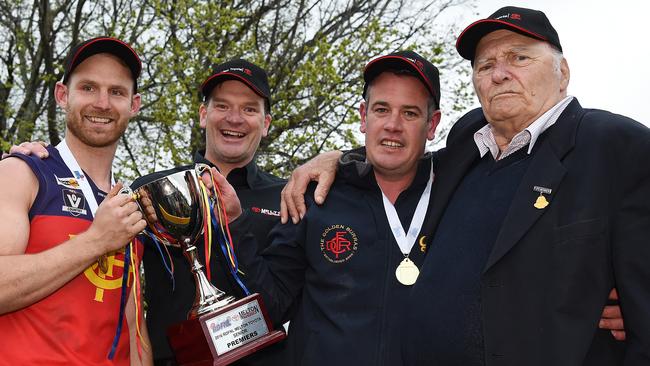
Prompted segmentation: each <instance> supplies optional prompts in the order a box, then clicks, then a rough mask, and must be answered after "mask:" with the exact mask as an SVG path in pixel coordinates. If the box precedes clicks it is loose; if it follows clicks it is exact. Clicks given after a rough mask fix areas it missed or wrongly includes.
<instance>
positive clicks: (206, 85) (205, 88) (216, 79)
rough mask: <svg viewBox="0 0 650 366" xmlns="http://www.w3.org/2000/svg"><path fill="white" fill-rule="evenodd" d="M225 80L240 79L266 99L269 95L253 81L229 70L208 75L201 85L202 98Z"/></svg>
mask: <svg viewBox="0 0 650 366" xmlns="http://www.w3.org/2000/svg"><path fill="white" fill-rule="evenodd" d="M226 80H237V81H241V82H242V83H244V84H246V86H248V87H249V88H251V89H252V90H253V91H254V92H255V94H257V95H259V96H260V97H262V98H265V99H267V100H268V99H269V96H268V95H266V94H265V93H264V92H262V91H261V90H260V89H259V88H258V87H256V86H255V85H254V84H253V83H251V82H250V80H247V79H246V78H243V77H241V76H240V75H237V74H233V73H230V72H220V73H218V74H214V75H212V76H210V77H209V78H208V79H207V80H206V81H204V82H203V84H202V85H201V93H202V94H203V98H204V99H205V98H208V97H209V96H210V93H212V89H214V87H215V86H217V84H219V83H221V82H224V81H226Z"/></svg>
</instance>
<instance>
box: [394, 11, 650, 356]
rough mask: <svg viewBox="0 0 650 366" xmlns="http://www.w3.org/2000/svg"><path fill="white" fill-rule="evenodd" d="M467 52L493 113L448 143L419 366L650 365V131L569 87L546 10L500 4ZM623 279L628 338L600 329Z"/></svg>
mask: <svg viewBox="0 0 650 366" xmlns="http://www.w3.org/2000/svg"><path fill="white" fill-rule="evenodd" d="M456 47H457V49H458V52H459V53H460V55H461V56H462V57H464V58H465V59H468V60H470V61H471V62H472V68H473V75H472V79H473V83H474V87H475V89H476V93H477V95H478V97H479V101H480V103H481V108H479V109H477V110H474V111H471V112H469V113H467V114H466V115H465V116H464V117H463V118H461V120H459V121H458V122H457V123H456V125H455V126H454V127H453V129H452V131H451V132H450V134H449V138H448V143H447V148H446V150H444V151H443V152H441V157H440V165H439V166H438V167H437V170H436V173H437V174H436V189H435V191H434V194H433V197H432V200H433V201H432V202H434V207H433V209H432V210H431V211H430V214H429V216H428V228H429V230H430V232H431V236H430V237H431V241H430V243H429V249H428V253H427V256H426V259H425V262H424V264H423V269H422V273H421V275H420V278H419V279H418V281H417V283H416V284H415V285H414V287H413V289H412V293H411V297H410V303H409V307H408V309H407V311H406V314H407V316H406V319H405V322H404V324H405V325H406V328H405V331H404V337H405V338H404V342H403V349H404V357H405V363H406V364H409V365H425V364H426V365H430V364H440V365H466V366H468V365H618V364H620V365H623V364H624V365H649V364H650V266H649V265H648V264H649V263H650V245H648V237H650V169H648V167H647V165H645V164H639V163H638V162H637V160H638V159H643V158H647V157H649V156H650V131H649V130H648V128H646V127H644V126H643V125H641V124H639V123H637V122H635V121H633V120H631V119H629V118H626V117H623V116H620V115H616V114H612V113H609V112H606V111H602V110H593V109H584V108H582V107H581V106H580V104H579V103H578V100H577V99H576V98H574V97H572V96H568V95H567V86H568V84H569V75H570V73H569V65H568V63H567V60H566V59H565V58H564V57H563V56H562V46H561V44H560V40H559V37H558V34H557V32H556V31H555V29H554V28H553V26H552V25H551V23H550V21H549V20H548V19H547V17H546V15H545V14H544V13H542V12H540V11H535V10H531V9H524V8H516V7H505V8H502V9H499V10H498V11H497V12H495V13H494V14H492V15H491V16H490V17H488V18H487V19H483V20H479V21H477V22H474V23H472V24H471V25H470V26H468V27H467V28H466V29H465V30H464V31H463V32H462V34H461V35H460V36H459V37H458V41H457V43H456ZM612 287H616V288H617V289H618V291H619V293H620V305H621V308H622V311H623V316H624V318H625V327H626V332H627V340H626V341H625V342H624V343H621V342H617V341H616V340H615V339H614V338H613V337H612V335H611V334H610V332H607V331H605V330H601V329H599V328H598V322H599V318H600V314H601V311H602V309H603V306H604V305H605V304H606V302H607V295H608V293H609V291H610V289H611V288H612ZM424 310H425V311H424ZM441 314H444V315H442V316H441Z"/></svg>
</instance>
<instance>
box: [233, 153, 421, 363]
mask: <svg viewBox="0 0 650 366" xmlns="http://www.w3.org/2000/svg"><path fill="white" fill-rule="evenodd" d="M359 158H360V159H361V161H359V160H357V157H355V156H354V153H348V154H346V155H344V157H343V159H342V163H341V164H340V165H339V174H338V176H337V178H336V181H335V183H334V185H333V186H332V188H331V191H330V193H329V195H328V198H327V200H326V202H325V203H324V204H323V205H322V206H318V205H315V204H313V202H312V196H313V195H312V193H311V192H308V193H307V194H306V195H305V199H306V200H307V203H308V210H307V213H306V215H305V217H304V218H303V220H302V221H301V222H300V223H299V224H298V225H293V224H287V225H279V226H276V227H275V228H274V229H273V231H272V232H271V238H272V242H271V245H270V246H269V248H267V249H266V250H265V251H264V252H263V256H262V257H256V256H254V250H253V249H254V248H255V247H256V245H255V243H254V236H253V235H249V234H247V230H249V228H250V224H249V223H247V220H246V218H245V216H244V217H242V220H241V221H240V220H237V221H239V222H238V223H237V221H236V223H237V225H233V226H232V227H231V228H232V229H234V230H233V232H235V233H236V234H235V235H236V236H240V239H239V243H240V245H239V247H238V251H239V255H238V257H239V260H240V263H242V264H243V267H244V268H245V270H246V271H247V274H248V283H249V284H250V286H251V287H252V288H254V289H255V290H256V291H258V292H260V293H261V294H262V295H263V297H264V300H265V302H266V305H267V307H268V309H269V312H270V314H271V316H272V318H273V320H274V321H275V322H282V321H285V320H289V319H290V320H291V323H290V328H289V339H288V345H287V348H288V349H287V356H288V357H287V361H286V363H285V364H286V365H337V366H344V365H351V366H352V365H354V366H357V365H391V366H394V365H399V364H400V360H399V359H400V354H399V351H400V349H399V339H398V332H397V329H398V327H399V326H400V323H399V314H400V313H401V312H402V310H403V304H404V300H405V298H406V296H407V293H408V291H409V287H408V286H404V285H402V284H400V283H398V282H397V280H396V278H395V269H396V268H397V266H398V264H399V263H400V262H401V261H402V260H403V258H404V257H403V255H402V253H401V252H400V250H399V248H398V246H397V243H396V242H395V239H394V238H393V236H392V233H391V231H390V228H389V224H388V221H387V219H386V214H385V212H384V208H383V203H382V197H381V191H380V190H379V187H378V186H377V183H376V181H375V178H374V174H373V172H372V169H371V167H370V166H369V165H368V164H366V163H364V162H363V157H359ZM430 168H431V157H430V156H429V155H427V156H426V157H425V158H423V159H422V160H421V161H420V166H419V169H418V173H417V175H416V178H415V180H414V182H413V183H412V184H411V187H409V188H408V189H407V190H405V191H404V192H402V194H401V195H400V196H399V197H398V199H397V201H396V205H395V206H396V210H397V212H398V216H399V217H400V220H401V221H402V223H403V226H406V230H408V225H409V223H410V221H411V217H412V215H413V213H414V211H415V207H416V205H417V201H418V200H419V198H420V195H421V193H422V191H423V189H424V187H425V185H426V182H427V180H428V178H429V172H430ZM423 255H424V249H423V248H422V247H421V246H420V245H419V244H418V243H417V242H416V244H415V245H414V247H413V249H412V251H411V254H410V259H411V260H413V261H414V262H415V263H416V264H417V265H419V264H421V262H422V259H423ZM294 301H297V305H298V306H297V312H296V313H295V314H293V313H291V312H288V309H289V308H290V305H291V304H292V303H293V302H294Z"/></svg>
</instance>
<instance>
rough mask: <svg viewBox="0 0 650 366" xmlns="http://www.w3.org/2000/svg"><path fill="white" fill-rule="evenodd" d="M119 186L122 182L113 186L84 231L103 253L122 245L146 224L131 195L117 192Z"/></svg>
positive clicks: (120, 186)
mask: <svg viewBox="0 0 650 366" xmlns="http://www.w3.org/2000/svg"><path fill="white" fill-rule="evenodd" d="M121 188H122V183H117V184H116V185H115V186H113V188H112V189H111V191H110V192H109V193H108V195H107V196H106V198H105V199H104V200H103V201H102V203H101V204H100V205H99V207H98V208H97V213H96V214H95V219H94V220H93V223H92V225H90V228H88V230H87V231H86V232H85V234H86V235H88V236H89V238H90V239H91V240H93V241H95V242H96V243H97V244H98V245H99V246H101V247H102V248H103V252H104V253H107V252H110V251H113V250H116V249H119V248H122V247H124V246H125V245H126V244H127V243H128V242H129V241H131V239H133V237H134V236H136V235H137V234H138V233H139V232H140V231H142V230H144V228H145V226H146V225H147V223H146V222H145V220H144V219H143V218H142V213H141V212H140V210H139V208H138V205H137V204H136V203H135V201H134V200H133V197H132V196H131V195H128V194H124V193H118V192H119V191H120V189H121Z"/></svg>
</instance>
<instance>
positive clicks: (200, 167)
mask: <svg viewBox="0 0 650 366" xmlns="http://www.w3.org/2000/svg"><path fill="white" fill-rule="evenodd" d="M208 170H210V166H209V165H208V164H205V163H196V164H195V165H194V172H195V173H196V175H197V176H198V178H199V179H201V174H203V173H205V172H206V171H208Z"/></svg>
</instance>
